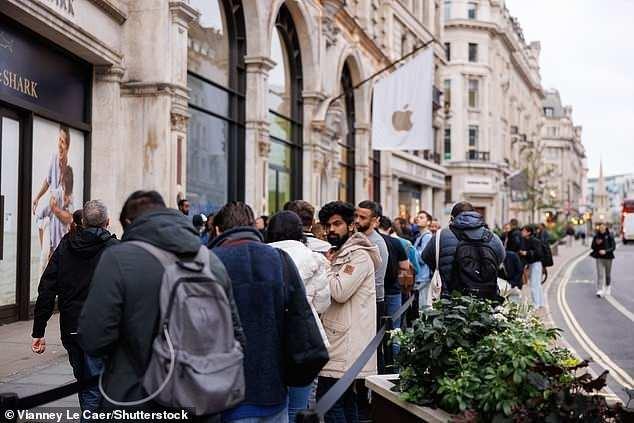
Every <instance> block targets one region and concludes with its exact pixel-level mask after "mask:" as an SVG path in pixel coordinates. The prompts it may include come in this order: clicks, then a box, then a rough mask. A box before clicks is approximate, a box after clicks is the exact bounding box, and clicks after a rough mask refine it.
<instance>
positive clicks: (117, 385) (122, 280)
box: [79, 208, 245, 408]
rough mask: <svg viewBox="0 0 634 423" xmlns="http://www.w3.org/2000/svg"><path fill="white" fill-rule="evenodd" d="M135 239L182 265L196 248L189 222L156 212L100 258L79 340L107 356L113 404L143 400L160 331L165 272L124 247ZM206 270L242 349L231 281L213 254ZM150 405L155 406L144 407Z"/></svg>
mask: <svg viewBox="0 0 634 423" xmlns="http://www.w3.org/2000/svg"><path fill="white" fill-rule="evenodd" d="M135 240H136V241H145V242H148V243H150V244H152V245H154V246H156V247H158V248H161V249H163V250H166V251H169V252H171V253H173V254H176V255H177V256H178V257H179V258H181V259H185V260H186V259H188V258H193V257H195V255H196V253H197V252H198V250H199V248H200V238H199V237H198V233H197V232H196V230H195V229H194V227H193V226H192V223H191V221H190V220H189V219H188V218H187V217H186V216H184V215H183V214H182V213H180V212H179V211H177V210H173V209H168V208H161V209H157V210H152V211H150V212H147V213H145V214H143V215H141V216H139V217H138V218H136V219H135V220H134V222H133V223H132V224H131V225H130V226H129V227H128V228H126V230H125V232H124V234H123V238H122V242H121V243H120V244H119V245H116V246H114V247H111V248H109V249H108V250H106V251H105V252H104V254H103V255H102V256H101V259H100V260H99V264H98V265H97V268H96V270H95V273H94V276H93V279H92V288H91V290H90V294H89V295H88V298H87V299H86V303H85V304H84V308H83V310H82V313H81V316H80V318H79V335H80V342H81V346H82V348H84V350H85V351H86V352H87V353H88V354H90V355H93V356H97V357H106V359H105V370H104V388H105V391H106V393H107V394H108V395H109V396H110V397H111V398H113V399H115V400H117V401H132V400H138V399H141V398H144V397H146V396H147V393H146V392H145V390H144V389H143V387H142V386H141V381H142V379H143V374H144V373H145V370H146V369H147V366H148V364H149V361H150V356H151V352H152V342H153V341H154V338H155V337H156V335H157V333H158V329H159V328H158V321H159V317H160V305H159V293H160V288H161V281H162V277H163V271H164V268H163V266H162V265H161V263H160V262H159V261H158V260H157V259H156V258H154V256H152V255H151V254H150V253H149V252H147V251H146V250H144V249H143V248H142V247H139V246H137V245H134V244H131V243H129V242H127V241H135ZM210 265H211V266H210V267H211V272H212V274H213V275H214V277H215V279H216V280H217V281H219V283H220V284H221V285H222V286H223V288H224V290H225V293H226V295H227V298H228V299H229V302H230V304H231V308H232V315H233V325H234V332H235V337H236V339H237V340H238V341H239V342H240V343H241V344H243V345H244V343H245V338H244V334H243V332H242V329H241V327H240V320H239V317H238V313H237V309H236V307H235V303H234V300H233V292H232V290H231V281H230V280H229V277H228V276H227V272H226V270H225V268H224V266H223V265H222V264H221V263H220V261H219V260H218V258H217V257H216V256H215V255H213V254H211V255H210ZM104 401H105V399H104ZM102 405H103V404H102ZM106 405H107V404H106ZM152 406H156V404H153V403H152V402H150V403H148V404H147V405H146V407H147V408H151V407H152Z"/></svg>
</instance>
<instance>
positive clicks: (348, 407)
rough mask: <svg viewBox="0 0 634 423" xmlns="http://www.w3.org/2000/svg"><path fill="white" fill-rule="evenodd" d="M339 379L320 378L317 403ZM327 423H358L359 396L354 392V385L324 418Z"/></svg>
mask: <svg viewBox="0 0 634 423" xmlns="http://www.w3.org/2000/svg"><path fill="white" fill-rule="evenodd" d="M338 380H339V379H334V378H330V377H321V376H320V377H319V382H318V383H317V401H319V399H320V398H321V397H323V396H324V395H326V392H328V390H329V389H330V388H332V386H333V385H334V384H335V383H337V381H338ZM324 422H325V423H358V422H359V409H358V407H357V394H356V393H355V391H354V383H353V384H352V385H350V387H349V388H348V389H347V390H346V392H344V394H343V395H342V396H341V397H340V398H339V399H338V400H337V402H336V403H335V405H333V406H332V408H331V409H330V410H328V412H326V415H325V416H324Z"/></svg>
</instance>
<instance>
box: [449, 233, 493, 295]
mask: <svg viewBox="0 0 634 423" xmlns="http://www.w3.org/2000/svg"><path fill="white" fill-rule="evenodd" d="M455 234H456V237H457V238H458V246H457V247H456V252H455V254H454V260H453V267H452V274H451V279H452V280H451V285H452V287H453V289H455V290H457V291H459V292H460V293H462V294H464V295H473V296H475V297H479V298H486V299H489V300H498V299H499V293H498V265H497V256H496V255H495V251H493V248H491V246H490V245H489V241H490V240H491V238H492V237H493V234H492V233H491V232H490V231H488V230H487V231H485V233H484V236H483V237H482V239H479V240H471V239H467V238H466V237H465V236H464V235H463V234H461V233H455Z"/></svg>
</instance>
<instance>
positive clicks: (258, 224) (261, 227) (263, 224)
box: [255, 215, 269, 239]
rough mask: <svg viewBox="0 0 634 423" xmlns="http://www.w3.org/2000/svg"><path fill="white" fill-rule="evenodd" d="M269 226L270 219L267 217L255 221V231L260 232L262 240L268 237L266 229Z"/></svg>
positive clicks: (263, 216)
mask: <svg viewBox="0 0 634 423" xmlns="http://www.w3.org/2000/svg"><path fill="white" fill-rule="evenodd" d="M268 224H269V217H268V216H266V215H262V216H260V217H258V218H257V219H255V229H257V230H258V231H260V234H261V235H262V239H264V238H265V237H266V228H267V226H268Z"/></svg>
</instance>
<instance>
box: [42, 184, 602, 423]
mask: <svg viewBox="0 0 634 423" xmlns="http://www.w3.org/2000/svg"><path fill="white" fill-rule="evenodd" d="M178 208H179V210H173V209H170V208H168V207H166V204H165V202H164V200H163V198H162V197H161V196H160V194H158V193H157V192H155V191H137V192H134V193H133V194H131V195H130V197H129V198H128V199H127V200H126V202H125V204H124V206H123V208H122V210H121V213H120V217H119V221H120V223H121V226H122V227H123V230H124V232H123V236H122V238H121V241H119V240H117V239H116V237H115V236H114V235H113V234H111V233H110V232H108V229H107V228H108V226H109V219H110V218H109V215H108V211H107V209H106V207H105V205H104V204H103V203H101V202H100V201H98V200H95V201H89V202H87V203H86V204H85V205H84V209H83V211H79V212H77V213H76V214H77V216H74V219H75V220H76V229H74V230H72V231H71V232H69V234H67V235H66V236H65V237H64V239H63V240H62V241H61V242H60V245H59V247H58V248H57V249H56V250H55V252H54V253H53V255H52V258H51V260H50V262H49V264H48V266H47V268H46V271H45V272H44V274H43V276H42V279H41V281H40V287H39V296H38V299H37V302H36V306H35V320H34V324H33V333H32V336H33V344H32V350H33V351H34V352H36V353H43V352H44V351H45V348H46V342H45V338H44V332H45V328H46V322H47V321H48V319H49V318H50V317H51V315H52V313H53V310H54V303H55V298H56V297H57V299H58V305H59V309H60V314H61V318H60V325H61V333H62V342H63V345H64V347H65V348H66V349H67V351H68V355H69V361H70V364H71V366H72V367H73V371H74V375H75V377H76V378H77V380H80V381H85V380H88V379H90V378H91V377H94V376H96V375H100V380H99V383H98V384H97V385H91V386H89V387H87V388H86V389H84V390H82V392H80V394H79V399H80V406H81V408H82V409H85V410H95V409H97V408H113V407H123V406H129V407H138V408H143V409H148V410H161V409H177V408H182V407H185V408H188V409H191V410H193V412H194V414H197V415H199V418H201V419H203V420H204V421H218V422H287V421H295V418H296V416H297V414H298V413H299V412H300V411H302V410H306V409H307V408H308V407H309V405H310V403H311V402H312V401H314V400H315V399H316V400H319V399H320V398H321V397H323V396H324V395H325V394H326V392H328V390H329V389H330V388H332V387H333V386H334V385H335V384H336V383H337V381H338V380H340V379H341V378H342V377H343V375H344V374H345V373H346V372H347V371H348V370H349V369H350V368H351V366H352V365H353V363H354V362H355V361H356V360H357V358H358V357H359V355H360V354H361V352H362V351H363V350H364V349H365V347H366V346H367V345H368V344H369V343H370V341H371V340H372V338H373V337H374V336H375V335H376V333H377V331H378V330H379V328H380V327H381V326H382V324H383V318H384V317H386V316H393V315H395V313H396V312H397V311H398V310H399V309H400V308H401V305H402V304H403V303H404V302H405V301H407V299H408V298H409V296H412V295H414V296H415V301H414V306H413V307H412V308H411V310H410V311H412V312H415V313H414V315H413V316H412V314H411V313H410V312H408V313H407V314H406V315H404V316H403V319H395V321H394V322H393V325H394V327H400V326H401V325H405V320H407V319H410V320H411V319H413V318H415V315H416V313H419V312H420V311H421V310H424V309H425V308H426V307H429V306H430V305H431V301H432V299H433V297H434V296H435V295H438V293H436V292H435V289H436V287H435V286H434V284H435V281H437V280H438V279H440V280H441V281H442V284H441V289H440V292H439V295H451V294H452V293H454V292H455V291H458V292H460V293H462V294H464V295H475V296H479V297H483V298H488V299H490V300H492V301H502V298H501V297H500V293H499V288H498V277H499V276H500V275H503V276H504V277H506V278H507V280H508V281H509V283H511V285H514V286H517V285H519V286H520V287H521V284H522V279H525V280H526V282H525V283H528V284H529V285H530V288H531V293H532V298H533V304H534V305H535V307H536V308H540V307H543V304H544V303H543V293H542V290H541V275H542V266H543V264H544V263H545V261H544V260H545V258H544V256H545V255H547V254H545V252H544V248H543V244H544V239H547V238H545V236H547V235H544V232H545V228H541V231H538V230H537V229H536V228H535V227H533V226H530V225H529V226H524V227H523V228H521V229H520V227H519V224H518V222H517V221H516V220H512V221H511V222H510V223H509V225H508V226H505V230H504V233H503V235H502V237H501V239H500V238H499V237H498V236H497V235H495V234H494V233H493V232H492V231H491V230H489V228H488V226H487V224H486V222H485V221H484V219H483V217H482V216H481V215H480V214H479V213H478V212H477V211H476V210H475V208H474V207H473V206H472V205H471V204H470V203H468V202H460V203H457V204H456V205H455V206H454V207H453V209H452V211H451V218H450V223H449V225H448V227H447V228H440V225H439V224H438V221H437V220H436V219H434V218H433V217H432V216H431V215H430V214H429V213H427V212H426V211H420V212H419V213H418V214H417V215H416V216H415V218H414V223H413V224H410V223H409V222H408V221H407V220H406V219H403V218H400V217H399V218H396V219H394V221H392V220H390V219H389V218H388V217H386V216H383V212H382V207H381V206H380V204H378V203H376V202H373V201H362V202H360V203H359V204H358V205H357V206H356V207H355V206H354V205H352V204H349V203H345V202H341V201H333V202H330V203H327V204H325V205H323V206H322V207H321V208H320V209H319V212H318V213H317V219H315V212H316V210H315V207H314V206H313V205H311V204H310V203H309V202H307V201H303V200H297V201H291V202H288V203H287V204H285V205H284V210H283V211H281V212H278V213H276V214H274V215H272V216H270V217H267V218H266V219H264V216H260V217H257V216H256V215H255V214H254V212H253V210H252V209H251V208H250V207H249V206H248V205H247V204H245V203H242V202H230V203H228V204H226V205H225V206H223V207H222V208H221V209H220V210H218V211H217V212H216V213H215V214H213V215H194V216H193V218H191V219H190V218H189V216H188V213H189V203H188V202H187V200H185V199H181V200H180V201H179V204H178ZM592 245H593V251H594V253H593V254H594V256H595V257H596V258H597V269H598V271H600V272H601V275H602V277H603V279H604V281H605V282H604V285H600V287H599V290H600V291H601V295H603V294H604V293H605V294H609V289H610V276H609V273H610V272H609V271H610V264H611V259H613V257H614V256H613V251H614V240H613V238H611V235H610V234H609V232H608V231H607V230H606V229H601V228H600V229H599V232H598V233H597V235H596V236H595V239H594V240H593V244H592ZM500 269H504V270H505V272H502V273H501V272H500ZM518 274H519V275H520V276H519V277H518ZM434 275H437V277H436V276H434ZM168 288H169V289H168ZM597 295H599V293H597ZM398 353H399V347H398V345H392V347H391V348H390V350H387V351H386V350H383V346H382V345H381V347H379V349H378V350H377V351H376V354H374V355H373V356H372V357H371V358H370V359H369V360H368V361H367V362H366V363H365V364H364V366H363V368H362V370H361V371H360V372H359V373H358V374H357V375H356V378H357V379H358V380H359V381H362V379H364V378H365V377H367V376H369V375H373V374H376V373H383V372H385V371H387V370H388V369H389V368H390V366H392V365H393V364H394V361H393V360H394V357H396V356H398ZM166 387H167V388H166ZM361 387H362V382H361V383H353V384H351V385H350V387H349V388H348V389H347V390H346V391H345V393H343V395H342V396H341V397H340V398H339V399H338V400H337V402H336V403H335V405H334V406H333V407H332V408H331V409H330V410H329V411H328V412H327V413H326V416H325V420H326V421H327V422H356V421H359V420H360V418H361V417H360V416H361V415H362V414H363V407H364V405H367V404H366V403H367V392H365V391H364V390H363V389H362V388H361Z"/></svg>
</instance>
